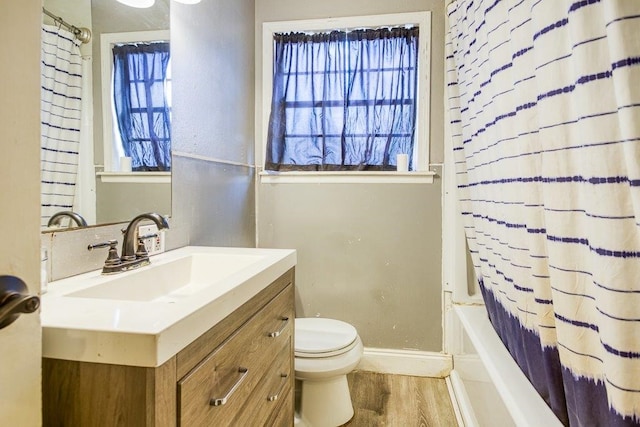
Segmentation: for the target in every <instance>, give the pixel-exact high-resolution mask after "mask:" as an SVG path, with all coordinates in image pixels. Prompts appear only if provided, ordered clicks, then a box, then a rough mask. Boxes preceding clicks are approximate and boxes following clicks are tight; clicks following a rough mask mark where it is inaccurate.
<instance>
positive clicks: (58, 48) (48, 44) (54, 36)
mask: <svg viewBox="0 0 640 427" xmlns="http://www.w3.org/2000/svg"><path fill="white" fill-rule="evenodd" d="M79 43H80V42H79V41H77V40H76V39H75V37H74V35H73V34H72V33H70V32H69V31H67V30H64V29H62V28H58V27H56V26H52V25H43V26H42V54H41V59H42V62H41V72H42V78H41V84H42V88H41V107H40V108H41V114H40V118H41V122H42V123H41V130H42V136H41V141H40V143H41V182H42V196H41V203H42V210H41V212H42V214H41V215H42V217H41V225H42V226H46V225H47V222H48V220H49V217H51V215H53V214H54V213H56V212H58V211H68V210H72V208H73V201H74V195H75V186H76V175H77V171H78V152H79V145H80V118H81V108H80V106H81V101H82V99H81V98H82V97H81V93H82V59H81V56H80V49H79V47H78V46H79Z"/></svg>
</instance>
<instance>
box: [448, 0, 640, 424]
mask: <svg viewBox="0 0 640 427" xmlns="http://www.w3.org/2000/svg"><path fill="white" fill-rule="evenodd" d="M447 14H448V18H449V34H448V39H447V85H448V98H449V105H450V112H451V126H452V130H453V132H452V133H453V143H454V155H455V162H456V173H457V178H458V180H457V184H458V190H459V198H460V207H461V210H462V213H463V216H464V218H465V230H466V236H467V240H468V243H469V248H470V250H471V253H472V259H473V262H474V265H475V270H476V273H477V277H478V278H479V281H480V285H481V289H482V292H483V297H484V300H485V303H486V307H487V311H488V315H489V318H490V319H491V322H492V324H493V325H494V327H495V329H496V331H497V332H498V335H499V336H500V337H501V339H502V341H503V342H504V344H505V346H506V347H507V348H508V349H509V351H510V352H511V354H512V355H513V357H514V359H515V360H516V361H517V362H518V364H519V365H520V367H521V368H522V370H523V371H524V373H525V374H526V375H527V376H528V378H529V379H530V381H531V383H532V384H533V385H534V387H535V388H536V389H537V390H538V392H539V393H540V394H541V396H542V397H543V398H544V399H545V400H546V401H547V403H548V404H549V406H550V407H551V408H552V410H553V411H554V412H555V413H556V415H557V416H558V418H559V419H560V420H561V421H562V422H563V423H564V424H565V425H571V426H638V425H640V1H638V0H581V1H578V0H457V1H455V2H453V3H452V4H451V5H450V6H449V7H448V10H447ZM533 421H535V420H533ZM534 424H535V422H534Z"/></svg>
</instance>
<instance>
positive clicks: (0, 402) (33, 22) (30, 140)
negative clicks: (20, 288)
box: [0, 1, 42, 426]
mask: <svg viewBox="0 0 640 427" xmlns="http://www.w3.org/2000/svg"><path fill="white" fill-rule="evenodd" d="M41 21H42V18H41V10H40V5H39V4H36V2H9V1H3V2H0V37H1V38H2V40H3V43H2V45H1V46H0V58H2V67H1V68H0V93H2V97H1V98H0V147H1V149H2V155H0V183H1V184H2V191H0V206H1V207H2V209H1V213H0V236H2V244H1V245H0V275H13V276H17V277H19V278H21V279H22V280H23V281H24V282H25V284H26V285H27V287H28V288H29V293H30V294H33V295H38V294H39V291H40V268H39V264H40V262H39V260H40V250H39V246H40V241H39V234H40V23H41ZM0 339H1V340H2V341H1V344H0V414H2V421H1V422H0V424H2V425H8V426H9V425H11V426H39V425H41V423H42V416H41V408H42V406H41V398H40V390H41V387H40V383H41V375H40V373H41V355H42V334H41V327H40V316H39V313H38V312H36V313H33V314H28V315H21V316H20V318H18V319H17V320H16V321H15V322H14V323H12V324H11V325H9V326H8V327H7V328H5V329H2V330H1V331H0Z"/></svg>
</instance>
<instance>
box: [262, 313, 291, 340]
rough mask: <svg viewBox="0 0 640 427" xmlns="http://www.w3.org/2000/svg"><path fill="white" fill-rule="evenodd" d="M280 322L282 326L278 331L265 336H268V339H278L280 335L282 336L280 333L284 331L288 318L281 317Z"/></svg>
mask: <svg viewBox="0 0 640 427" xmlns="http://www.w3.org/2000/svg"><path fill="white" fill-rule="evenodd" d="M280 320H282V326H281V327H280V329H278V330H277V331H275V332H269V333H268V334H267V336H268V337H269V338H277V337H279V336H280V335H282V333H283V332H284V330H285V329H286V327H287V323H288V322H289V318H288V317H286V316H282V317H281V318H280Z"/></svg>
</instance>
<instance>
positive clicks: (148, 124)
mask: <svg viewBox="0 0 640 427" xmlns="http://www.w3.org/2000/svg"><path fill="white" fill-rule="evenodd" d="M113 59H114V81H113V88H114V91H113V92H114V103H115V110H116V116H117V123H118V127H119V129H120V136H121V139H122V148H123V150H124V153H125V155H126V156H129V157H131V165H132V170H134V171H170V170H171V106H170V105H169V101H168V98H167V94H166V90H165V89H166V88H165V86H166V85H165V83H166V78H167V67H168V65H169V59H170V52H169V43H165V42H161V43H136V44H125V45H117V46H114V47H113Z"/></svg>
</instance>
